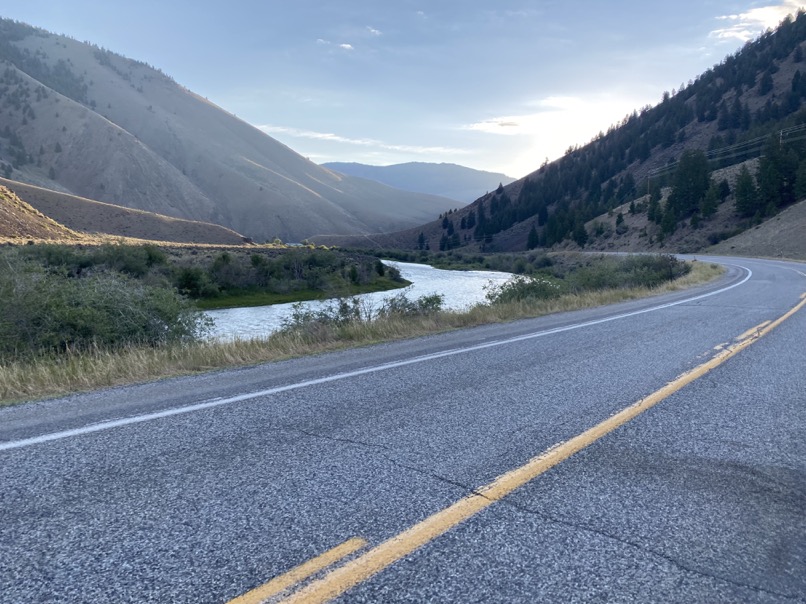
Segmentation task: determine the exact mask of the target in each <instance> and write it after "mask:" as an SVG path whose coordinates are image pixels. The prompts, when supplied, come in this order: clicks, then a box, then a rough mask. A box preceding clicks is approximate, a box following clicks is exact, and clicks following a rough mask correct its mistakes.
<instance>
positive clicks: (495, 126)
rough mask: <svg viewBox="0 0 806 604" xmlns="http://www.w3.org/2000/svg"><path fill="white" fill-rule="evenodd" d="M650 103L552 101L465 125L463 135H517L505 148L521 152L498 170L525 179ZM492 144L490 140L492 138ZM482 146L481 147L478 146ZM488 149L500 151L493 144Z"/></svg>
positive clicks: (602, 96) (598, 97) (599, 96)
mask: <svg viewBox="0 0 806 604" xmlns="http://www.w3.org/2000/svg"><path fill="white" fill-rule="evenodd" d="M645 104H646V99H639V98H636V97H632V96H626V95H624V94H620V93H611V92H600V93H591V94H588V93H586V94H585V95H578V96H560V95H557V96H550V97H544V98H541V99H536V100H534V101H531V102H528V103H525V104H524V106H523V108H524V111H523V112H522V113H518V114H515V115H512V114H510V115H500V116H496V117H493V118H489V119H484V120H479V121H477V122H474V123H471V124H467V125H464V126H461V127H460V129H461V130H465V131H473V132H478V133H482V134H484V135H487V136H488V137H489V136H495V137H496V139H498V140H500V139H501V138H503V137H512V136H517V137H519V138H520V139H521V140H519V141H518V142H517V144H512V143H508V142H507V143H504V146H506V147H508V148H512V149H516V148H517V149H520V151H518V152H516V153H515V156H514V157H511V158H510V159H509V164H510V165H509V166H503V167H502V168H501V169H500V171H503V172H506V173H507V174H513V175H514V174H527V173H528V172H531V171H532V170H534V169H536V168H537V166H538V165H539V164H540V163H541V162H542V161H543V160H544V159H545V158H550V159H556V158H558V157H561V156H562V155H563V153H565V151H566V150H567V149H568V148H569V144H571V145H584V144H586V143H588V142H589V141H590V140H592V139H593V138H595V137H596V136H597V134H598V133H599V132H606V131H607V130H608V128H610V126H612V125H614V124H617V123H619V122H620V121H621V120H622V119H624V117H625V116H626V115H628V114H629V113H631V112H632V111H633V109H634V108H635V107H640V106H643V105H645ZM488 140H489V138H488ZM480 144H481V143H480ZM487 145H488V146H490V147H496V146H499V143H497V142H495V141H494V140H489V142H488V143H487Z"/></svg>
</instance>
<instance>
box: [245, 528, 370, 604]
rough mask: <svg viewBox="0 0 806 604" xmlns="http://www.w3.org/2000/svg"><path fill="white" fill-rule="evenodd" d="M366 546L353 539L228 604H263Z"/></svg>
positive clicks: (355, 538) (358, 539) (364, 542)
mask: <svg viewBox="0 0 806 604" xmlns="http://www.w3.org/2000/svg"><path fill="white" fill-rule="evenodd" d="M366 544H367V542H366V541H365V540H364V539H361V538H360V537H353V538H352V539H349V540H347V541H345V542H344V543H342V544H341V545H337V546H336V547H334V548H333V549H329V550H328V551H326V552H325V553H324V554H320V555H318V556H317V557H316V558H311V559H310V560H308V561H307V562H303V563H302V564H300V565H299V566H296V567H294V568H292V569H291V570H289V571H288V572H287V573H285V574H283V575H280V576H279V577H275V578H274V579H272V580H271V581H269V582H268V583H265V584H263V585H261V586H260V587H256V588H255V589H253V590H252V591H249V592H247V593H245V594H243V595H242V596H238V597H237V598H235V599H234V600H230V601H229V604H259V603H260V602H265V601H266V600H268V599H269V598H273V597H274V596H276V595H277V594H279V593H281V592H283V591H285V590H286V589H288V588H289V587H292V586H294V585H296V584H297V583H299V582H300V581H304V580H305V579H307V578H308V577H311V576H313V575H315V574H316V573H318V572H319V571H322V570H324V569H325V568H327V567H328V566H330V565H331V564H334V563H336V562H338V561H339V560H341V559H342V558H345V557H347V556H349V555H350V554H352V553H354V552H357V551H358V550H360V549H361V548H362V547H364V546H365V545H366Z"/></svg>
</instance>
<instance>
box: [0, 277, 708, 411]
mask: <svg viewBox="0 0 806 604" xmlns="http://www.w3.org/2000/svg"><path fill="white" fill-rule="evenodd" d="M720 274H722V269H721V268H720V267H719V266H717V265H713V264H704V263H699V262H695V263H693V264H692V270H691V271H690V272H689V273H688V274H687V275H685V276H683V277H680V278H678V279H675V280H674V281H671V282H668V283H665V284H664V285H661V286H659V287H654V288H647V287H631V288H608V289H600V290H596V291H589V292H584V293H578V294H577V293H572V294H565V295H563V296H561V297H559V298H552V299H548V300H516V301H512V302H509V303H506V304H495V305H479V306H475V307H473V308H471V309H470V310H468V311H464V312H455V311H441V312H435V313H428V314H422V315H417V316H401V317H391V318H385V319H384V320H383V321H369V322H352V323H350V322H348V323H345V324H343V325H340V326H336V329H333V330H327V331H325V330H322V331H320V332H318V333H305V332H301V331H299V330H288V331H281V332H279V333H276V334H274V335H271V336H269V337H268V338H263V339H251V340H235V341H229V342H213V343H204V344H171V345H166V346H162V347H156V348H155V347H131V348H127V349H123V350H118V351H114V352H110V351H88V352H83V353H76V354H65V355H62V356H60V357H55V358H39V359H35V360H31V361H28V362H12V363H9V364H6V365H3V366H0V404H6V405H7V404H13V403H15V402H21V401H26V400H32V399H39V398H43V397H50V396H58V395H64V394H68V393H71V392H77V391H85V390H94V389H99V388H104V387H110V386H119V385H124V384H131V383H138V382H145V381H151V380H156V379H161V378H167V377H173V376H178V375H188V374H193V373H200V372H205V371H212V370H216V369H225V368H231V367H239V366H245V365H255V364H259V363H264V362H270V361H279V360H283V359H287V358H291V357H297V356H303V355H308V354H317V353H323V352H328V351H332V350H338V349H343V348H347V347H354V346H366V345H370V344H375V343H378V342H383V341H390V340H396V339H403V338H410V337H418V336H423V335H430V334H435V333H439V332H443V331H448V330H452V329H460V328H464V327H472V326H476V325H483V324H489V323H496V322H505V321H513V320H516V319H521V318H529V317H537V316H542V315H546V314H551V313H557V312H565V311H571V310H578V309H583V308H592V307H595V306H602V305H605V304H614V303H617V302H623V301H627V300H634V299H638V298H645V297H649V296H653V295H658V294H663V293H667V292H670V291H678V290H681V289H685V288H688V287H692V286H694V285H698V284H702V283H705V282H708V281H711V280H713V279H716V278H717V277H718V276H719V275H720Z"/></svg>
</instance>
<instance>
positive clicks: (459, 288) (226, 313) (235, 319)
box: [205, 262, 512, 340]
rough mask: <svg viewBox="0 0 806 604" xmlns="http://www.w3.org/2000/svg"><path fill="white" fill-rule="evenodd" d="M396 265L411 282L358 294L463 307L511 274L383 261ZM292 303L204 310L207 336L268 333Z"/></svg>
mask: <svg viewBox="0 0 806 604" xmlns="http://www.w3.org/2000/svg"><path fill="white" fill-rule="evenodd" d="M386 264H388V265H390V266H394V267H396V268H397V269H398V270H399V271H400V274H401V275H402V276H403V278H404V279H406V280H407V281H411V283H412V285H410V286H409V287H407V288H405V289H398V290H391V291H385V292H375V293H371V294H361V295H360V296H358V297H359V298H361V299H362V300H366V301H367V303H368V304H370V305H373V306H377V305H379V304H380V302H381V301H382V300H384V299H386V298H389V297H391V296H394V295H397V294H399V293H400V292H405V293H406V296H407V297H408V298H409V299H411V300H416V299H417V298H419V297H421V296H427V295H430V294H441V295H442V296H443V308H445V309H449V310H463V309H467V308H470V307H471V306H474V305H475V304H478V303H480V302H484V301H485V287H487V286H489V285H490V284H491V283H492V284H494V285H500V284H502V283H504V282H505V281H507V280H508V279H509V278H510V277H512V275H511V274H510V273H501V272H496V271H446V270H441V269H436V268H434V267H432V266H428V265H426V264H412V263H409V262H386ZM303 304H304V305H305V306H306V307H308V308H311V309H317V308H321V307H322V306H323V305H325V304H327V301H318V300H313V301H309V302H303ZM293 306H294V305H293V304H272V305H271V306H252V307H248V308H227V309H222V310H209V311H206V313H205V314H207V315H208V316H209V317H210V318H212V319H213V321H214V322H215V324H214V326H213V329H212V331H211V333H210V338H211V339H215V340H228V339H235V338H238V339H250V338H259V337H264V336H267V335H269V334H271V333H272V332H274V331H277V330H278V329H280V327H282V325H283V321H284V320H286V319H287V318H289V317H290V316H291V313H292V309H293Z"/></svg>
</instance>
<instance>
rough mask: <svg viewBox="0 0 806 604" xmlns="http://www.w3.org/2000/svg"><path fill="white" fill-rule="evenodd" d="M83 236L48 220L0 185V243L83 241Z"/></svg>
mask: <svg viewBox="0 0 806 604" xmlns="http://www.w3.org/2000/svg"><path fill="white" fill-rule="evenodd" d="M82 239H83V236H82V235H81V234H80V233H77V232H75V231H73V230H71V229H69V228H67V227H65V226H64V225H62V224H59V223H58V222H56V221H55V220H52V219H51V218H48V217H47V216H45V215H44V214H42V213H41V212H39V211H38V210H36V209H34V208H33V207H31V205H30V204H27V203H25V202H24V201H23V200H21V199H20V198H19V197H18V196H17V195H16V194H15V193H14V192H13V191H11V190H10V189H8V188H6V187H4V186H1V185H0V242H9V243H21V242H23V241H30V240H39V241H81V240H82Z"/></svg>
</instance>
